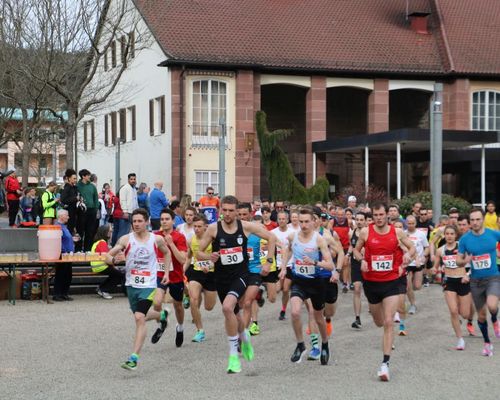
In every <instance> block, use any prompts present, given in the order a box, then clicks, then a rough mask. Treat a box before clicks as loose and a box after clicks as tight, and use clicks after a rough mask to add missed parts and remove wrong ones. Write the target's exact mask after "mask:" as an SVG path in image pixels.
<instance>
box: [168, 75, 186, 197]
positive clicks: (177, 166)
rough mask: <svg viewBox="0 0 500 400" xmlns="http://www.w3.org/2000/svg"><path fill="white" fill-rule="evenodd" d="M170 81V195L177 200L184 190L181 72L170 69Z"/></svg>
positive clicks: (183, 127)
mask: <svg viewBox="0 0 500 400" xmlns="http://www.w3.org/2000/svg"><path fill="white" fill-rule="evenodd" d="M170 80H171V99H172V116H171V118H172V144H171V146H172V147H171V149H172V165H171V168H172V182H171V184H172V186H171V191H172V193H171V194H175V195H177V196H178V197H179V198H180V196H182V194H184V192H185V190H186V182H185V179H181V177H182V176H183V177H185V176H186V143H185V140H184V145H183V146H181V135H182V134H184V137H186V135H185V133H184V129H185V126H186V124H185V121H184V118H183V115H185V114H184V104H182V99H181V92H182V85H183V84H184V81H183V79H182V71H181V70H180V69H176V68H172V69H171V70H170ZM185 97H186V96H185V93H184V101H185ZM181 161H182V162H181Z"/></svg>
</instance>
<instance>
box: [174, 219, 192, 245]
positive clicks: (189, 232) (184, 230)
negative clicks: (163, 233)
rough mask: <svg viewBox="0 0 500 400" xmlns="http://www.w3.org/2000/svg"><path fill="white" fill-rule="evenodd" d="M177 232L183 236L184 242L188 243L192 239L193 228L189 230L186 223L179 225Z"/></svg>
mask: <svg viewBox="0 0 500 400" xmlns="http://www.w3.org/2000/svg"><path fill="white" fill-rule="evenodd" d="M177 230H178V231H179V232H180V233H182V234H183V235H184V237H185V238H186V242H188V243H189V241H190V240H191V239H192V238H193V235H194V228H189V227H188V225H187V224H186V223H184V224H181V225H179V226H178V227H177Z"/></svg>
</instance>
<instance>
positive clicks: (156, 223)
mask: <svg viewBox="0 0 500 400" xmlns="http://www.w3.org/2000/svg"><path fill="white" fill-rule="evenodd" d="M162 189H163V182H155V184H154V188H153V190H152V191H151V193H150V194H149V208H150V210H151V227H152V228H153V230H154V231H157V230H159V229H160V214H161V210H163V209H164V208H165V207H167V206H168V200H167V197H166V196H165V193H163V192H162V191H161V190H162Z"/></svg>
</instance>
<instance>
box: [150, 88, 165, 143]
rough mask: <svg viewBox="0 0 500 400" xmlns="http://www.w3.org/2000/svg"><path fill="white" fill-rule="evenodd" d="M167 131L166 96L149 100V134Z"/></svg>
mask: <svg viewBox="0 0 500 400" xmlns="http://www.w3.org/2000/svg"><path fill="white" fill-rule="evenodd" d="M161 133H165V96H161V97H157V98H156V99H152V100H149V134H150V135H151V136H154V135H157V134H161Z"/></svg>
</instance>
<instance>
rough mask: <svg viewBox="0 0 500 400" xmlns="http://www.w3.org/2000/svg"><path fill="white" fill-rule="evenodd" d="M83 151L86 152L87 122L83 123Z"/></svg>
mask: <svg viewBox="0 0 500 400" xmlns="http://www.w3.org/2000/svg"><path fill="white" fill-rule="evenodd" d="M83 150H84V151H87V122H84V123H83Z"/></svg>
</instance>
